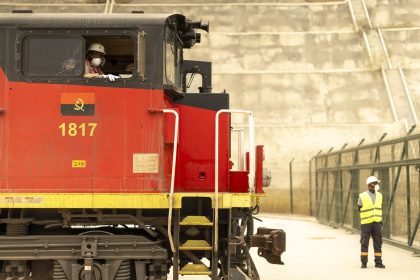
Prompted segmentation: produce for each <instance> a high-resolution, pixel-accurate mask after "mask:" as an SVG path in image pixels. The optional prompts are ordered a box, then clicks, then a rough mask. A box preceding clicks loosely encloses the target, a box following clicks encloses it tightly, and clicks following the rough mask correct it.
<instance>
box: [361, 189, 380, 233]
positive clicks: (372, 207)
mask: <svg viewBox="0 0 420 280" xmlns="http://www.w3.org/2000/svg"><path fill="white" fill-rule="evenodd" d="M359 197H360V199H361V200H362V208H361V209H360V223H361V224H362V225H364V224H370V223H373V222H378V223H379V222H382V194H381V193H380V192H376V198H375V204H373V202H372V199H371V198H370V196H369V194H368V193H367V192H362V193H361V194H359Z"/></svg>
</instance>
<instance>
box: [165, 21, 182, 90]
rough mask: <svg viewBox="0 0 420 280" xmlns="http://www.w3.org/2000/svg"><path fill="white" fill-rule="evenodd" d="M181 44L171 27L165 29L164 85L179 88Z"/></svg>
mask: <svg viewBox="0 0 420 280" xmlns="http://www.w3.org/2000/svg"><path fill="white" fill-rule="evenodd" d="M180 44H181V42H180V41H179V39H178V37H177V36H176V35H175V32H173V31H172V30H171V29H170V28H169V27H166V28H165V40H164V57H165V61H164V77H165V78H164V79H165V80H164V81H163V82H164V83H166V84H169V85H172V86H175V87H179V86H180V83H181V80H180V75H181V73H180V65H181V64H180V61H181V46H180Z"/></svg>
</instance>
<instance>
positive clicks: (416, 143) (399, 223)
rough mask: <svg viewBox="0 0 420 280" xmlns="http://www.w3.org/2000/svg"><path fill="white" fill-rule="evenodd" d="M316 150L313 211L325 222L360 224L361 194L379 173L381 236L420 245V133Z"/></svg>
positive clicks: (312, 171) (312, 173)
mask: <svg viewBox="0 0 420 280" xmlns="http://www.w3.org/2000/svg"><path fill="white" fill-rule="evenodd" d="M384 137H385V135H383V137H381V139H380V140H379V141H378V142H377V143H374V144H369V145H363V140H362V141H361V142H360V144H359V145H358V146H357V147H354V148H349V149H345V148H344V147H343V149H341V150H339V151H334V152H332V151H331V150H330V151H329V152H327V153H323V154H321V153H320V154H318V155H316V156H315V157H314V158H313V159H312V160H311V162H310V190H311V192H312V195H311V202H312V203H311V213H312V215H314V216H316V217H317V219H318V220H319V221H321V222H327V223H330V224H333V225H337V226H342V227H347V228H352V229H355V230H358V229H360V218H359V211H358V207H357V200H358V196H359V193H361V192H363V191H366V190H367V186H366V178H367V177H368V176H370V175H375V176H377V177H378V178H379V179H380V180H381V183H380V192H381V193H382V194H383V205H382V209H383V216H382V219H383V237H384V239H386V240H387V241H390V242H393V243H395V244H397V245H402V246H408V247H410V248H413V249H414V250H420V233H419V223H420V210H419V209H420V208H419V205H420V195H419V193H420V134H416V135H407V136H406V137H403V138H398V139H394V140H389V141H383V138H384Z"/></svg>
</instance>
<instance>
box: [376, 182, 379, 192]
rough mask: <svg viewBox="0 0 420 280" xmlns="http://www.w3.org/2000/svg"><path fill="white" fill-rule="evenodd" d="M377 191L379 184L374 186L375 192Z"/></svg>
mask: <svg viewBox="0 0 420 280" xmlns="http://www.w3.org/2000/svg"><path fill="white" fill-rule="evenodd" d="M379 189H380V187H379V184H377V185H376V186H375V192H377V191H379Z"/></svg>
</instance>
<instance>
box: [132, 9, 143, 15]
mask: <svg viewBox="0 0 420 280" xmlns="http://www.w3.org/2000/svg"><path fill="white" fill-rule="evenodd" d="M131 13H132V14H144V11H138V10H137V11H136V10H134V11H131Z"/></svg>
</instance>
